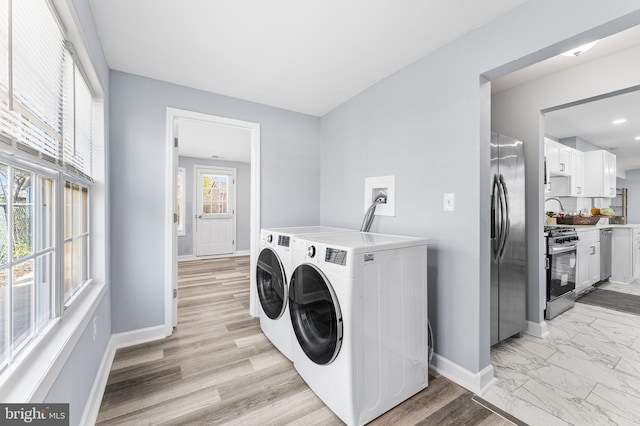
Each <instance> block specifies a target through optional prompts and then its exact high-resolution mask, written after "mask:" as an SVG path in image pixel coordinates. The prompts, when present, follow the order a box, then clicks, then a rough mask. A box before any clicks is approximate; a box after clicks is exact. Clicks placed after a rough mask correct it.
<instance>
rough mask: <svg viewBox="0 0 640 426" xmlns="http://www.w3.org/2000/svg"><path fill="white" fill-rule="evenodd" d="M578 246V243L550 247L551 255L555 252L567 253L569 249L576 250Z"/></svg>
mask: <svg viewBox="0 0 640 426" xmlns="http://www.w3.org/2000/svg"><path fill="white" fill-rule="evenodd" d="M577 248H578V245H577V244H570V245H568V246H558V247H549V256H553V255H554V254H560V253H566V252H568V251H575V250H576V249H577Z"/></svg>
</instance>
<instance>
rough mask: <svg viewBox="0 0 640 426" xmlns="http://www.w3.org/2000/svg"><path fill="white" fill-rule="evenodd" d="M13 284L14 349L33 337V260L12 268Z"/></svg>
mask: <svg viewBox="0 0 640 426" xmlns="http://www.w3.org/2000/svg"><path fill="white" fill-rule="evenodd" d="M12 273H13V283H12V284H11V285H12V288H11V290H12V293H13V348H14V349H15V348H17V347H18V346H19V345H20V344H21V343H22V342H24V341H25V340H27V339H28V338H29V337H30V336H31V314H32V312H31V307H32V306H33V304H32V298H33V259H31V260H28V261H26V262H22V263H20V264H18V265H16V266H14V267H13V268H12Z"/></svg>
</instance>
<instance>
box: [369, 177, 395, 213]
mask: <svg viewBox="0 0 640 426" xmlns="http://www.w3.org/2000/svg"><path fill="white" fill-rule="evenodd" d="M375 188H386V194H387V203H386V204H378V206H377V207H376V212H375V215H376V216H395V215H396V176H395V175H391V176H378V177H368V178H365V180H364V213H366V212H367V210H369V207H371V203H373V200H374V199H375V194H374V192H373V190H374V189H375Z"/></svg>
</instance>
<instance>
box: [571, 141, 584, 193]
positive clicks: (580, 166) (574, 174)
mask: <svg viewBox="0 0 640 426" xmlns="http://www.w3.org/2000/svg"><path fill="white" fill-rule="evenodd" d="M569 195H571V196H573V197H584V152H582V151H578V150H577V149H572V150H571V193H570V194H569Z"/></svg>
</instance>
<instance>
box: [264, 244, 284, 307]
mask: <svg viewBox="0 0 640 426" xmlns="http://www.w3.org/2000/svg"><path fill="white" fill-rule="evenodd" d="M256 284H257V286H258V297H259V298H260V304H261V305H262V310H263V311H264V313H265V314H266V315H267V316H268V317H269V318H271V319H278V318H280V317H281V316H282V314H283V313H284V311H285V308H286V307H287V299H288V295H287V277H285V274H284V268H283V267H282V262H281V261H280V258H279V257H278V255H277V254H276V253H275V252H274V251H273V250H271V249H270V248H265V249H263V250H262V251H261V252H260V255H259V256H258V268H257V271H256Z"/></svg>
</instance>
